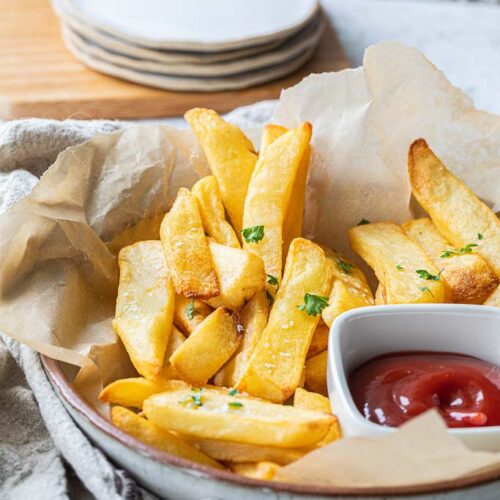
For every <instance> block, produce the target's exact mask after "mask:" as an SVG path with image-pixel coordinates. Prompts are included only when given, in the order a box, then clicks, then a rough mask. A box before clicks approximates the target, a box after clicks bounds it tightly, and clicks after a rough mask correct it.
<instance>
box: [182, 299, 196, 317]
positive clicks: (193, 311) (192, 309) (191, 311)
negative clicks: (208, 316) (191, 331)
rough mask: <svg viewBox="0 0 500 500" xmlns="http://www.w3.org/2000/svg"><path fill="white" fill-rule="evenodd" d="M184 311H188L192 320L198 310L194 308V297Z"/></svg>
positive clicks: (187, 314) (187, 313)
mask: <svg viewBox="0 0 500 500" xmlns="http://www.w3.org/2000/svg"><path fill="white" fill-rule="evenodd" d="M184 311H185V312H186V316H187V317H188V319H189V320H192V319H193V318H194V315H195V313H196V310H195V308H194V299H192V300H191V301H190V302H189V304H188V305H187V306H186V307H185V309H184Z"/></svg>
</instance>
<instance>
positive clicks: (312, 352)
mask: <svg viewBox="0 0 500 500" xmlns="http://www.w3.org/2000/svg"><path fill="white" fill-rule="evenodd" d="M329 335H330V328H328V325H325V323H324V322H323V321H320V322H319V324H318V326H317V327H316V330H314V335H313V337H312V339H311V343H310V345H309V350H308V351H307V357H308V358H312V357H313V356H316V355H317V354H319V353H320V352H323V351H326V350H327V349H328V337H329Z"/></svg>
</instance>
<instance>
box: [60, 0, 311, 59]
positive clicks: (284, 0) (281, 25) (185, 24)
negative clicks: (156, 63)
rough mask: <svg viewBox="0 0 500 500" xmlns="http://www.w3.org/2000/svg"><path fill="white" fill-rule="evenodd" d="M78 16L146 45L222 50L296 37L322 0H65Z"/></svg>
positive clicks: (68, 10)
mask: <svg viewBox="0 0 500 500" xmlns="http://www.w3.org/2000/svg"><path fill="white" fill-rule="evenodd" d="M59 1H60V3H61V5H62V6H63V8H64V9H65V10H66V11H67V12H68V13H69V14H70V15H71V16H73V17H75V18H77V19H79V20H81V21H82V22H85V23H86V24H88V25H91V26H93V27H94V28H99V29H101V30H103V31H105V32H106V33H109V34H111V35H114V36H117V37H120V38H122V39H125V40H128V41H129V42H132V43H136V44H138V45H142V46H145V47H152V48H156V49H158V48H165V49H178V50H200V51H208V52H212V51H219V50H228V49H236V48H241V47H249V46H252V45H255V44H260V43H266V42H269V41H271V40H275V39H278V38H284V37H286V36H290V35H291V34H292V33H294V32H296V31H298V30H299V29H300V28H301V27H302V26H304V25H305V24H307V22H308V21H309V20H310V19H311V18H312V17H313V16H314V15H315V14H316V13H317V12H318V8H319V5H318V1H317V0H272V1H270V0H251V1H250V0H230V1H228V0H182V1H178V0H141V1H136V0H106V1H103V0H59Z"/></svg>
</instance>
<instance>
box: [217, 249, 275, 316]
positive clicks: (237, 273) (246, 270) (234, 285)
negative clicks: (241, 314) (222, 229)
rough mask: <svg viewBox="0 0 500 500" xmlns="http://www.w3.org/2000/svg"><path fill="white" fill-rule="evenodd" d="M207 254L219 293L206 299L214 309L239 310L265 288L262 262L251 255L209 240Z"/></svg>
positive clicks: (245, 251)
mask: <svg viewBox="0 0 500 500" xmlns="http://www.w3.org/2000/svg"><path fill="white" fill-rule="evenodd" d="M209 246H210V253H211V255H212V260H213V263H214V266H215V272H216V274H217V278H218V280H219V284H220V294H219V295H218V296H217V297H213V298H211V299H210V300H207V303H208V304H209V305H210V306H212V307H214V308H217V307H229V309H233V310H235V311H236V310H239V309H240V308H241V307H242V306H243V305H244V304H245V302H246V301H247V300H250V299H251V298H252V297H253V296H254V295H255V294H256V293H257V292H258V291H259V290H262V289H263V288H264V285H265V282H266V274H265V271H264V263H263V262H262V260H261V259H260V258H259V257H257V256H256V255H254V254H253V253H252V252H248V251H247V250H243V249H241V248H232V247H227V246H225V245H219V243H216V242H215V241H213V240H209Z"/></svg>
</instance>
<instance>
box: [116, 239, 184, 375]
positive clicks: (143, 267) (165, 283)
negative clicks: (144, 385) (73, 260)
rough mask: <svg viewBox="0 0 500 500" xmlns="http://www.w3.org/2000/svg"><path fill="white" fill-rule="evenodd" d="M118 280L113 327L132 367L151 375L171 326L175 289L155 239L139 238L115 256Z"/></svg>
mask: <svg viewBox="0 0 500 500" xmlns="http://www.w3.org/2000/svg"><path fill="white" fill-rule="evenodd" d="M118 265H119V266H120V282H119V285H118V297H117V299H116V315H115V319H114V320H113V328H114V330H115V331H116V333H117V334H118V335H119V337H120V338H121V340H122V342H123V344H124V345H125V348H126V350H127V352H128V354H129V356H130V359H131V361H132V363H133V365H134V366H135V369H136V370H137V371H138V372H139V373H140V374H141V375H143V376H145V377H154V376H155V375H156V374H157V373H158V372H159V371H160V369H161V367H162V364H163V356H164V354H165V349H166V347H167V343H168V338H169V335H170V331H171V329H172V320H173V315H174V301H175V292H174V287H173V285H172V280H171V278H170V273H169V271H168V269H167V266H166V264H165V258H164V256H163V251H162V248H161V243H160V242H159V241H141V242H139V243H134V244H133V245H130V246H128V247H125V248H123V249H122V250H121V251H120V253H119V256H118Z"/></svg>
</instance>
